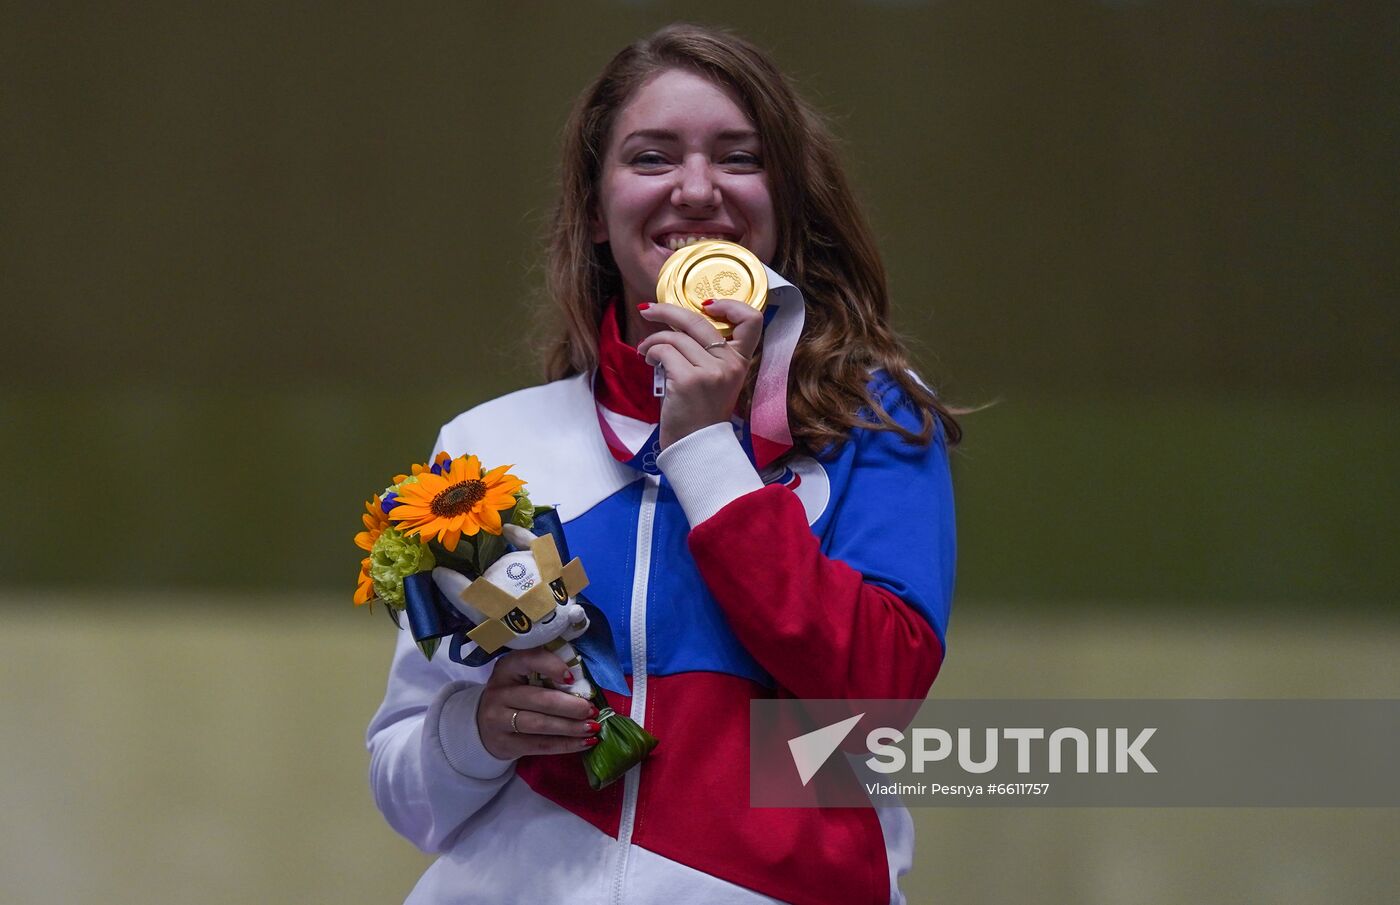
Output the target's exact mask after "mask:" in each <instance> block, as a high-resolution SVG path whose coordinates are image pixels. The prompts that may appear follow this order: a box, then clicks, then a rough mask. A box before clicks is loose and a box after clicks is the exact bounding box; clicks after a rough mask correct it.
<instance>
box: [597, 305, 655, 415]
mask: <svg viewBox="0 0 1400 905" xmlns="http://www.w3.org/2000/svg"><path fill="white" fill-rule="evenodd" d="M621 307H622V306H621V303H620V302H618V301H617V300H616V299H614V300H613V301H612V302H610V303H609V304H608V307H607V310H606V311H604V312H603V322H602V323H601V324H599V326H598V379H597V381H596V383H595V384H594V393H595V395H596V398H597V400H598V402H599V404H601V405H602V406H604V407H605V408H607V409H608V410H609V411H613V412H617V413H618V414H619V415H626V416H627V417H628V418H636V419H637V420H638V421H645V422H646V423H648V424H657V423H659V422H660V421H661V400H660V399H657V398H656V397H655V396H654V395H652V379H653V373H654V371H653V369H652V366H651V365H649V364H647V363H646V359H644V358H642V356H641V355H639V354H638V353H637V350H636V349H635V348H633V347H632V346H629V345H627V343H626V341H625V340H623V338H622V330H621V328H620V327H619V326H618V318H619V317H621V315H622V312H621Z"/></svg>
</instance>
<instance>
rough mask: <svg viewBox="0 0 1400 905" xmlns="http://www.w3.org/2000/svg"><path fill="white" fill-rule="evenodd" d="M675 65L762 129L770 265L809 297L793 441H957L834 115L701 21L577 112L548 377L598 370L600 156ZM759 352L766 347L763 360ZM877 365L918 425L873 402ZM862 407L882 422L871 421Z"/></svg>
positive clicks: (566, 167)
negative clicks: (901, 312) (902, 326)
mask: <svg viewBox="0 0 1400 905" xmlns="http://www.w3.org/2000/svg"><path fill="white" fill-rule="evenodd" d="M667 69H689V70H692V71H694V72H697V73H698V74H700V75H702V76H704V77H706V78H708V79H710V80H711V81H713V82H714V83H715V84H717V85H719V86H721V87H724V88H727V89H729V90H730V91H732V92H733V93H734V95H735V96H736V97H737V98H738V99H739V101H740V103H741V104H742V106H743V107H744V108H745V111H746V112H747V113H748V115H749V118H750V119H751V120H753V122H754V125H755V126H756V127H757V129H758V133H759V137H760V140H761V142H762V146H763V159H764V169H765V170H766V171H767V173H768V182H769V191H770V193H771V194H772V197H773V208H774V211H775V212H776V213H777V220H778V224H777V225H778V247H777V253H776V255H775V256H774V259H773V261H771V262H770V266H771V267H772V268H773V269H774V270H776V271H777V272H778V273H781V274H782V275H783V276H784V277H786V278H787V279H788V280H789V281H791V282H792V283H793V284H794V285H796V286H797V287H798V288H799V289H801V290H802V294H803V296H804V297H805V299H806V301H807V318H806V324H805V326H804V328H803V332H802V338H801V340H800V341H799V343H798V345H797V350H796V352H795V353H794V354H793V360H792V367H791V370H790V372H789V373H790V375H791V376H790V379H789V384H788V418H789V422H790V425H791V428H792V435H793V439H794V440H795V441H796V444H797V446H798V447H800V448H802V449H804V450H806V451H808V452H810V453H813V454H816V453H819V452H822V451H826V450H830V449H833V448H835V447H839V446H840V445H841V444H842V443H844V442H845V440H846V439H848V437H849V436H850V433H851V431H852V429H854V428H857V427H864V428H872V429H876V430H891V431H895V432H897V433H898V434H900V435H901V436H902V437H904V438H905V439H906V440H908V441H910V442H912V443H918V444H920V445H927V444H928V443H929V442H931V440H932V438H933V434H934V425H935V421H937V422H941V423H942V426H943V432H944V436H945V438H946V442H947V444H948V445H949V446H953V445H955V444H956V443H957V442H958V441H959V440H960V439H961V437H962V430H961V428H960V427H959V426H958V423H957V421H956V419H955V418H954V417H953V415H954V410H952V409H950V408H949V407H948V406H946V405H945V404H944V403H943V402H942V401H941V400H940V399H938V397H937V396H936V395H934V393H933V391H932V390H930V389H929V388H928V387H926V386H925V385H924V384H923V383H921V382H920V381H919V380H918V379H917V378H916V377H914V375H913V373H912V372H911V371H910V368H909V355H908V353H907V352H906V351H905V349H904V346H903V344H902V343H901V342H900V340H899V338H898V337H897V336H896V335H895V334H894V332H893V331H892V330H891V329H890V324H889V319H890V303H889V290H888V287H887V283H886V278H885V268H884V264H883V263H882V262H881V260H880V253H879V251H878V250H877V249H876V247H875V241H874V238H873V237H872V235H871V231H870V227H869V225H868V224H867V223H866V220H865V216H864V214H863V213H862V212H861V210H860V206H859V205H858V204H857V203H856V200H855V195H854V194H853V193H852V191H851V187H850V184H849V182H848V181H847V179H846V174H845V172H844V171H843V170H842V167H841V163H840V160H839V157H838V154H837V151H836V139H835V138H834V136H833V134H832V131H831V129H830V128H829V127H828V125H827V123H826V121H825V119H824V118H823V117H822V115H821V114H819V113H818V112H817V111H816V109H815V108H813V107H812V106H811V105H809V104H808V103H807V102H806V101H804V100H803V99H802V98H801V97H799V96H798V94H797V92H796V91H795V90H794V89H793V87H792V85H791V83H790V82H789V81H788V79H787V77H786V76H784V75H783V73H782V72H781V71H780V70H779V69H778V68H777V66H775V65H774V63H773V61H772V60H771V59H769V57H768V55H767V54H765V53H764V52H763V51H762V50H760V49H759V48H758V47H756V46H754V45H753V44H752V43H750V42H749V41H747V40H745V39H743V38H741V37H739V36H737V35H734V34H731V33H729V32H726V31H722V30H719V29H714V28H707V27H702V26H695V25H671V26H668V27H666V28H663V29H661V30H660V31H658V32H656V33H655V34H653V35H651V36H650V37H647V38H644V39H642V40H640V41H637V42H636V43H634V44H631V45H630V46H628V47H626V48H624V49H623V50H622V51H621V52H620V53H619V54H618V55H617V56H615V57H613V59H612V61H611V62H610V63H608V65H607V66H606V67H604V69H603V71H602V73H601V74H599V76H598V78H597V79H595V80H594V82H593V83H592V84H591V85H589V86H588V87H587V88H586V89H585V90H584V91H583V93H582V94H581V95H580V96H579V98H578V100H577V101H576V102H575V103H574V107H573V110H572V112H571V113H570V115H569V120H568V124H567V126H566V127H565V132H564V143H563V162H562V166H561V170H560V192H559V201H558V204H557V205H556V208H555V212H554V219H553V221H552V224H551V226H550V236H549V253H548V261H547V264H546V284H547V291H548V293H549V296H550V299H551V301H552V303H553V305H554V306H555V308H556V310H557V314H558V316H559V317H560V324H559V327H561V328H562V329H560V330H559V333H558V335H557V338H556V339H555V341H554V342H553V343H552V344H550V345H549V346H547V347H546V353H545V354H546V360H545V376H546V379H548V380H558V379H559V378H562V377H568V376H570V375H573V374H577V373H580V372H583V371H588V370H591V369H593V368H594V367H596V366H597V363H598V325H599V323H600V322H601V320H602V317H603V312H604V310H605V309H606V306H607V303H608V300H609V299H611V298H613V297H614V296H619V295H621V292H622V278H621V276H620V274H619V272H618V269H617V266H616V264H615V263H614V262H613V260H612V254H611V252H610V251H609V249H608V246H607V245H606V244H600V245H595V244H594V243H593V241H592V239H591V233H590V229H589V224H590V221H591V216H592V214H593V211H594V210H595V207H596V205H597V203H598V188H597V187H598V179H599V174H600V172H601V170H602V164H603V156H604V153H605V152H606V149H607V144H608V139H609V136H610V133H611V131H612V125H613V121H614V119H615V118H616V117H617V114H618V111H620V110H621V109H622V107H623V106H624V105H625V104H626V103H627V101H628V100H629V99H630V98H631V97H632V95H633V94H634V93H635V92H636V91H637V89H638V88H640V87H641V86H642V85H643V84H644V83H645V82H646V81H647V80H648V79H650V78H651V77H652V76H654V75H655V74H656V73H658V72H660V71H662V70H667ZM761 356H762V347H761V346H760V348H759V351H758V353H757V355H756V358H757V357H761ZM875 369H883V370H884V371H885V372H886V374H888V375H889V378H890V380H892V381H893V382H894V383H895V384H897V385H898V387H899V389H900V390H902V391H903V394H904V396H905V397H906V398H907V399H908V400H909V401H911V402H912V403H913V404H914V405H915V407H916V408H917V410H918V411H919V413H920V415H921V421H922V429H921V430H919V431H917V432H916V431H911V430H909V429H908V428H906V427H904V426H903V425H901V424H899V423H897V422H896V421H895V420H894V418H893V417H892V416H891V414H890V413H889V412H887V411H886V410H885V408H884V407H883V406H882V405H881V404H880V400H879V399H877V398H875V396H874V395H873V394H872V392H871V389H870V373H871V371H873V370H875ZM757 371H758V368H756V367H755V368H752V369H751V370H750V373H749V380H748V384H747V385H746V386H745V388H744V392H743V395H742V396H741V398H740V405H741V406H742V407H743V408H744V409H745V410H746V409H747V407H748V403H749V400H750V399H751V398H752V394H753V381H754V377H755V375H756V373H757ZM862 412H869V413H870V414H871V415H872V416H873V420H870V421H866V420H863V418H862ZM957 413H958V414H961V413H962V412H960V411H959V412H957Z"/></svg>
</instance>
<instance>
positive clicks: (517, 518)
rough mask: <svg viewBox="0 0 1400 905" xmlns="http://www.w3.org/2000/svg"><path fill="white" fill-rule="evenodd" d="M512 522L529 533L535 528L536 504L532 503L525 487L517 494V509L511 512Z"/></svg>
mask: <svg viewBox="0 0 1400 905" xmlns="http://www.w3.org/2000/svg"><path fill="white" fill-rule="evenodd" d="M510 521H511V524H513V525H519V526H520V527H522V528H524V529H525V530H527V531H528V530H530V529H531V528H533V527H534V526H535V504H534V503H532V502H530V494H529V493H528V492H527V491H526V490H525V488H524V487H522V488H520V489H519V490H517V491H516V492H515V508H514V509H512V510H511V511H510Z"/></svg>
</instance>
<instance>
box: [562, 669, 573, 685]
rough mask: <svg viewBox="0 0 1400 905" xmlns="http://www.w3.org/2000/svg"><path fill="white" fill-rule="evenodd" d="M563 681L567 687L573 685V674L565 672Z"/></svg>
mask: <svg viewBox="0 0 1400 905" xmlns="http://www.w3.org/2000/svg"><path fill="white" fill-rule="evenodd" d="M564 681H565V682H566V683H568V684H569V685H572V684H574V674H573V673H572V672H565V673H564Z"/></svg>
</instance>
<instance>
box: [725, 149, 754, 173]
mask: <svg viewBox="0 0 1400 905" xmlns="http://www.w3.org/2000/svg"><path fill="white" fill-rule="evenodd" d="M723 162H724V163H726V164H728V165H729V166H735V167H746V168H748V169H755V170H756V169H760V168H762V166H763V161H761V160H759V159H758V155H757V154H750V153H749V152H748V151H734V152H732V153H730V154H727V155H725V158H724V161H723Z"/></svg>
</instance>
